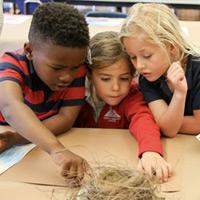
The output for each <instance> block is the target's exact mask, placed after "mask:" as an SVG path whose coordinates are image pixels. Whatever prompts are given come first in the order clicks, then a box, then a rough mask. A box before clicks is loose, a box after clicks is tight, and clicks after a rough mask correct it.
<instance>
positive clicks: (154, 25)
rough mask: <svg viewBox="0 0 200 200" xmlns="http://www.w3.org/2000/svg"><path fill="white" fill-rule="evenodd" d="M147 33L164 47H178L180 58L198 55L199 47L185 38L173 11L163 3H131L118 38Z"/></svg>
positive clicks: (153, 40)
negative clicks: (170, 45) (168, 45)
mask: <svg viewBox="0 0 200 200" xmlns="http://www.w3.org/2000/svg"><path fill="white" fill-rule="evenodd" d="M141 32H142V33H144V34H145V35H147V36H148V37H147V39H148V40H149V41H150V42H152V43H155V44H157V45H159V46H160V47H162V48H165V47H166V45H167V44H172V45H173V46H175V47H178V49H179V51H180V58H179V59H180V60H182V59H185V58H186V57H187V56H188V55H189V54H191V55H194V56H199V55H200V49H198V48H197V47H195V46H194V45H193V44H191V42H189V41H187V39H186V38H185V36H184V34H183V31H182V29H181V26H180V24H179V21H178V18H177V17H176V15H175V14H174V13H173V11H172V10H171V9H170V8H169V7H167V6H166V5H164V4H155V3H150V4H143V3H138V4H135V5H133V6H132V7H131V8H130V10H129V14H128V17H127V19H126V20H125V22H124V24H123V25H122V28H121V33H120V40H121V41H122V42H123V38H124V37H137V36H138V35H139V34H140V33H141Z"/></svg>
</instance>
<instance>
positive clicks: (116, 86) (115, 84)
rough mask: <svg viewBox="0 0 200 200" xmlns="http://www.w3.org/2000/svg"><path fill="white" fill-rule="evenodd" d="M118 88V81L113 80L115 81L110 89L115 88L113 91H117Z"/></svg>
mask: <svg viewBox="0 0 200 200" xmlns="http://www.w3.org/2000/svg"><path fill="white" fill-rule="evenodd" d="M119 88H120V86H119V83H118V81H115V82H114V83H113V85H112V89H113V90H115V91H117V90H119Z"/></svg>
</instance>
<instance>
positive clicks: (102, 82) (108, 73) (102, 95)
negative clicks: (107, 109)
mask: <svg viewBox="0 0 200 200" xmlns="http://www.w3.org/2000/svg"><path fill="white" fill-rule="evenodd" d="M132 78H133V77H132V75H131V71H130V62H128V60H127V59H125V58H122V59H120V60H119V61H117V62H116V63H114V64H112V65H110V66H107V67H102V68H94V69H93V70H92V72H91V76H90V81H91V83H92V84H93V85H94V87H95V91H96V96H97V97H98V98H99V99H101V100H103V101H104V102H105V103H107V104H108V105H111V106H115V105H117V104H119V103H120V102H121V101H122V99H124V98H125V97H126V95H127V94H128V92H129V89H130V84H131V81H132Z"/></svg>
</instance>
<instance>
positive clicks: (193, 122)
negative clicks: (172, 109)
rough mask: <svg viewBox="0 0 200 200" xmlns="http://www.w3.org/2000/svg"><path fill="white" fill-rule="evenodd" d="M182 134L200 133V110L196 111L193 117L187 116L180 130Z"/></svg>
mask: <svg viewBox="0 0 200 200" xmlns="http://www.w3.org/2000/svg"><path fill="white" fill-rule="evenodd" d="M180 132H181V133H187V134H198V133H200V110H194V112H193V116H185V117H184V118H183V123H182V125H181V128H180Z"/></svg>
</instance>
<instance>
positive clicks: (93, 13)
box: [85, 11, 127, 18]
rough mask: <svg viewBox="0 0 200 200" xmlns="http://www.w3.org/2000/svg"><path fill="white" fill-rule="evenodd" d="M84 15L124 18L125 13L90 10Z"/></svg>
mask: <svg viewBox="0 0 200 200" xmlns="http://www.w3.org/2000/svg"><path fill="white" fill-rule="evenodd" d="M85 16H86V17H108V18H126V17H127V14H126V13H121V12H98V11H90V12H87V13H86V14H85Z"/></svg>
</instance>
